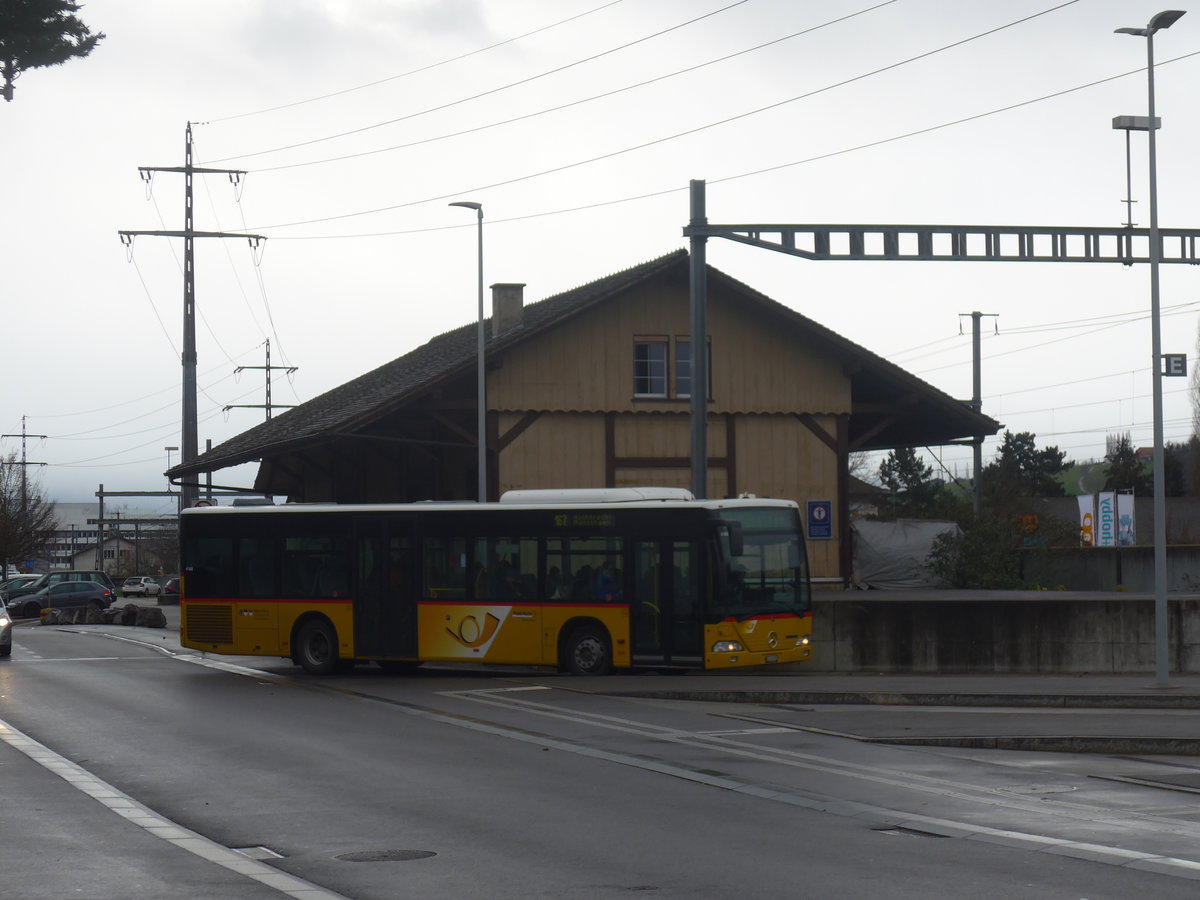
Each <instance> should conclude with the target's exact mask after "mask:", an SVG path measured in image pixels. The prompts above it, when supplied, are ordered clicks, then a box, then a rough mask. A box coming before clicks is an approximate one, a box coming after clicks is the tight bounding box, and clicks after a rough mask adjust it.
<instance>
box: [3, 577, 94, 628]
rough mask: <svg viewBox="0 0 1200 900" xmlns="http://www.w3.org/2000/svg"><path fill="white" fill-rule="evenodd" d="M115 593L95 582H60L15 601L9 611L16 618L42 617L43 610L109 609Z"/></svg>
mask: <svg viewBox="0 0 1200 900" xmlns="http://www.w3.org/2000/svg"><path fill="white" fill-rule="evenodd" d="M112 602H113V592H112V591H111V590H109V589H108V588H106V587H105V586H104V585H102V584H99V583H98V582H95V581H60V582H59V583H58V584H52V585H50V586H49V587H44V588H42V589H41V590H40V591H37V592H36V593H33V594H26V595H25V596H23V597H18V598H17V599H15V600H13V601H12V603H11V605H10V606H9V610H10V611H11V612H12V615H13V616H14V617H15V618H25V619H28V618H32V617H34V616H40V615H41V614H42V610H43V609H71V608H74V607H79V606H91V607H93V608H95V609H108V607H109V606H110V605H111V604H112Z"/></svg>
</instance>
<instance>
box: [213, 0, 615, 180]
mask: <svg viewBox="0 0 1200 900" xmlns="http://www.w3.org/2000/svg"><path fill="white" fill-rule="evenodd" d="M621 2H623V0H609V2H608V3H603V4H601V5H600V6H597V7H594V8H593V9H589V10H586V11H585V12H581V13H579V14H578V15H574V16H569V17H568V18H566V19H560V20H559V21H557V22H552V23H551V24H549V25H543V26H541V27H540V28H535V29H534V30H533V31H527V32H525V33H524V34H519V35H517V36H516V37H510V38H505V39H504V40H502V41H497V42H496V43H494V44H489V45H488V46H486V47H480V48H478V49H476V50H471V51H469V52H467V53H462V54H459V55H458V56H453V57H450V58H449V59H443V60H440V61H439V62H435V63H430V64H429V65H425V66H420V67H419V68H416V69H409V70H408V71H407V72H401V73H400V74H399V75H389V76H388V77H387V78H380V79H379V80H378V81H370V82H367V83H366V84H359V85H355V86H354V87H348V88H343V89H342V90H340V91H333V92H331V93H328V94H321V95H319V96H317V97H309V98H307V99H306V100H296V101H293V102H292V103H281V104H280V105H278V106H270V107H267V108H266V109H257V110H254V111H252V112H244V113H238V114H236V115H232V116H223V117H221V118H218V119H212V118H210V119H208V124H213V125H215V124H217V123H218V122H230V121H233V120H234V119H245V118H248V117H250V116H259V115H263V114H264V113H271V112H277V111H279V110H281V109H292V108H293V107H296V106H303V105H304V104H306V103H316V102H317V101H319V100H328V99H330V98H331V97H341V96H342V95H344V94H351V93H354V92H355V91H362V90H366V89H367V88H372V87H376V86H378V85H381V84H387V83H388V82H389V81H396V80H397V79H400V78H407V77H408V76H410V75H418V74H420V73H421V72H428V71H430V70H431V69H437V68H440V67H441V66H447V65H450V64H451V63H456V62H459V61H461V60H464V59H468V58H469V57H472V56H477V55H478V54H480V53H486V52H488V51H489V50H495V49H497V48H499V47H503V46H505V45H506V44H512V43H515V42H517V41H520V40H524V39H525V38H527V37H533V35H535V34H541V33H542V32H543V31H549V30H550V29H552V28H557V27H558V26H560V25H566V24H567V23H568V22H574V21H576V20H577V19H582V18H584V17H585V16H590V15H592V14H593V13H597V12H600V11H601V10H604V9H608V8H609V7H610V6H616V5H617V4H618V3H621ZM231 158H232V157H231Z"/></svg>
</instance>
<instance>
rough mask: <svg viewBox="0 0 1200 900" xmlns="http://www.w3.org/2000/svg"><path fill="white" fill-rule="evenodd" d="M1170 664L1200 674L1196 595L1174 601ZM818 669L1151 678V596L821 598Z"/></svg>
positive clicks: (864, 594) (816, 620)
mask: <svg viewBox="0 0 1200 900" xmlns="http://www.w3.org/2000/svg"><path fill="white" fill-rule="evenodd" d="M1168 611H1169V614H1168V631H1167V633H1168V646H1169V657H1170V662H1169V667H1170V671H1172V672H1200V594H1186V595H1183V594H1173V595H1170V596H1169V599H1168ZM813 614H814V615H813V637H814V639H815V644H816V652H815V655H814V658H813V660H812V662H811V663H808V664H805V665H804V668H805V669H808V670H809V671H821V672H941V673H947V672H963V673H980V672H1013V673H1036V672H1105V673H1121V672H1153V671H1154V670H1155V659H1154V598H1153V596H1152V595H1149V594H1126V593H1089V592H1084V591H845V592H841V591H839V592H832V591H828V592H826V591H819V592H817V593H816V595H815V596H814V603H813Z"/></svg>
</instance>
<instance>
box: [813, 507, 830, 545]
mask: <svg viewBox="0 0 1200 900" xmlns="http://www.w3.org/2000/svg"><path fill="white" fill-rule="evenodd" d="M808 539H809V540H810V541H829V540H833V501H832V500H809V501H808Z"/></svg>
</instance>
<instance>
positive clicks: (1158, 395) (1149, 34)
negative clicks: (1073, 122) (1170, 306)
mask: <svg viewBox="0 0 1200 900" xmlns="http://www.w3.org/2000/svg"><path fill="white" fill-rule="evenodd" d="M1184 12H1185V10H1182V9H1168V10H1166V11H1164V12H1160V13H1159V14H1158V15H1156V16H1155V17H1154V18H1153V19H1151V20H1150V24H1149V25H1147V26H1146V27H1145V28H1118V29H1117V30H1116V33H1117V34H1132V35H1135V36H1136V37H1144V38H1145V39H1146V84H1147V89H1148V95H1149V106H1150V112H1149V117H1148V118H1149V122H1148V127H1147V129H1146V133H1147V134H1148V135H1149V136H1150V346H1151V350H1150V355H1151V357H1152V365H1153V367H1154V375H1153V379H1154V380H1153V403H1154V674H1155V679H1156V681H1157V686H1158V687H1166V686H1167V675H1168V672H1169V660H1168V659H1167V584H1166V581H1167V488H1166V480H1165V478H1164V474H1165V473H1164V472H1163V468H1164V465H1165V463H1164V456H1165V454H1164V453H1163V411H1162V377H1163V376H1162V330H1161V326H1160V323H1159V300H1158V266H1159V260H1160V258H1161V257H1162V244H1161V240H1162V238H1161V237H1160V235H1159V232H1158V170H1157V162H1158V161H1157V157H1156V150H1157V148H1156V145H1155V139H1154V138H1155V132H1156V131H1157V128H1156V127H1155V126H1156V124H1157V123H1156V122H1155V117H1154V33H1155V32H1156V31H1161V30H1162V29H1164V28H1170V27H1171V26H1172V25H1174V24H1175V23H1176V22H1177V21H1178V20H1179V18H1180V17H1181V16H1182V15H1183V14H1184Z"/></svg>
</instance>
